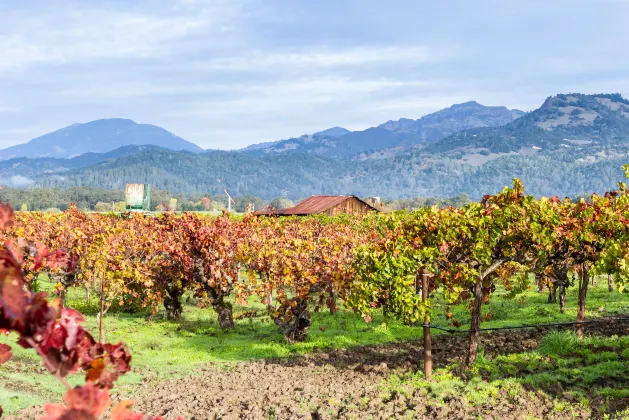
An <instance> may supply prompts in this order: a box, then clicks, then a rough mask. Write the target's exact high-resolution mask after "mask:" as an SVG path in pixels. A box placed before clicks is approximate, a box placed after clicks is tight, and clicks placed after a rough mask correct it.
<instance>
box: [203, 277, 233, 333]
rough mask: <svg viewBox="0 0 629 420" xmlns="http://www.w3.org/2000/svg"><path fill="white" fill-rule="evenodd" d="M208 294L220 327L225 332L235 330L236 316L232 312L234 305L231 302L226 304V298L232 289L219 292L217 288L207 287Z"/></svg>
mask: <svg viewBox="0 0 629 420" xmlns="http://www.w3.org/2000/svg"><path fill="white" fill-rule="evenodd" d="M205 289H206V291H207V294H208V296H209V298H210V303H211V304H212V308H214V311H216V315H217V316H218V326H219V327H221V328H222V329H224V330H228V329H231V328H234V326H235V324H234V314H233V312H232V305H231V304H230V303H229V302H225V297H227V296H229V294H230V293H231V290H232V288H231V287H229V288H228V290H226V291H224V290H217V289H215V288H212V287H209V286H206V287H205Z"/></svg>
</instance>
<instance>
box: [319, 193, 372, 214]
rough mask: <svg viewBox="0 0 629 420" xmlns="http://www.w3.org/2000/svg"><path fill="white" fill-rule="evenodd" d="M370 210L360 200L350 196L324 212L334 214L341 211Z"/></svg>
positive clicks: (364, 211) (357, 211)
mask: <svg viewBox="0 0 629 420" xmlns="http://www.w3.org/2000/svg"><path fill="white" fill-rule="evenodd" d="M370 210H373V209H372V208H371V207H369V206H368V205H366V204H365V203H363V202H362V201H360V200H357V199H356V198H355V197H350V198H348V199H347V200H345V201H343V202H341V203H339V204H337V205H336V206H334V207H332V208H331V209H328V210H326V212H325V214H327V215H328V216H335V215H337V214H341V213H352V214H354V213H358V214H361V213H367V212H369V211H370Z"/></svg>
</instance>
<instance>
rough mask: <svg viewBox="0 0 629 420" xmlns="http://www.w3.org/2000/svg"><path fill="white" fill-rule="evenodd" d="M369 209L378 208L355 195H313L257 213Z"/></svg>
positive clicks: (354, 212)
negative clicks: (294, 203) (297, 202)
mask: <svg viewBox="0 0 629 420" xmlns="http://www.w3.org/2000/svg"><path fill="white" fill-rule="evenodd" d="M370 211H379V210H378V209H377V208H376V207H374V206H372V205H370V204H368V203H366V202H365V201H363V200H361V199H360V198H358V197H356V196H355V195H313V196H312V197H309V198H307V199H305V200H304V201H302V202H301V203H299V204H297V205H296V206H294V207H290V208H287V209H279V210H275V211H273V212H268V211H265V212H259V213H258V214H260V215H269V214H275V215H278V216H307V215H311V214H326V215H328V216H334V215H337V214H340V213H352V214H362V213H367V212H370Z"/></svg>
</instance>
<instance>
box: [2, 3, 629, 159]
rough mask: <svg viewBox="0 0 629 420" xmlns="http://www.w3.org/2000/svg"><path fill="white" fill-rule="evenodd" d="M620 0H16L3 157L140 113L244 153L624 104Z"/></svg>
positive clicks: (5, 15) (5, 70)
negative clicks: (548, 106) (559, 103)
mask: <svg viewBox="0 0 629 420" xmlns="http://www.w3.org/2000/svg"><path fill="white" fill-rule="evenodd" d="M628 17H629V1H625V0H543V1H537V0H474V1H469V0H447V1H434V0H429V1H426V0H388V1H383V0H317V1H306V0H215V1H212V0H154V1H146V0H135V1H127V0H99V1H95V0H80V1H78V0H77V1H73V0H40V1H30V0H7V1H3V2H1V3H0V147H7V146H10V145H14V144H18V143H24V142H27V141H29V140H30V139H32V138H35V137H37V136H40V135H43V134H46V133H48V132H50V131H54V130H57V129H59V128H62V127H65V126H68V125H70V124H73V123H81V122H88V121H92V120H96V119H100V118H130V119H133V120H135V121H136V122H139V123H148V124H154V125H158V126H160V127H163V128H165V129H167V130H169V131H171V132H173V133H175V134H177V135H178V136H181V137H183V138H185V139H187V140H189V141H192V142H194V143H196V144H198V145H200V146H201V147H204V148H212V149H237V148H241V147H245V146H247V145H249V144H253V143H259V142H265V141H273V140H280V139H285V138H290V137H294V136H299V135H302V134H306V133H313V132H316V131H320V130H323V129H326V128H329V127H333V126H342V127H345V128H347V129H350V130H362V129H366V128H368V127H372V126H376V125H379V124H381V123H383V122H386V121H388V120H397V119H399V118H412V119H417V118H419V117H421V116H422V115H425V114H427V113H430V112H434V111H437V110H439V109H443V108H445V107H448V106H450V105H452V104H455V103H461V102H465V101H469V100H476V101H478V102H480V103H482V104H484V105H504V106H507V107H509V108H518V109H522V110H532V109H535V108H537V107H538V106H539V105H541V103H542V102H543V101H544V99H545V98H546V97H548V96H551V95H554V94H557V93H569V92H583V93H615V92H619V93H622V94H625V96H626V97H627V96H629V95H628V94H629V25H627V18H628Z"/></svg>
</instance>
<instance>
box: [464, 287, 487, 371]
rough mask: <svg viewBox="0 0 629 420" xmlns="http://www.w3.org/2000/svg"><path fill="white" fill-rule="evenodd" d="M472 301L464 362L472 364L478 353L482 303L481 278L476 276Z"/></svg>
mask: <svg viewBox="0 0 629 420" xmlns="http://www.w3.org/2000/svg"><path fill="white" fill-rule="evenodd" d="M473 292H474V302H473V303H472V320H471V321H470V348H469V351H468V353H467V360H466V362H465V363H466V364H467V365H468V366H470V365H473V364H474V363H475V362H476V356H477V354H478V339H479V336H480V321H481V307H482V306H481V305H482V303H483V279H482V278H481V277H479V278H478V280H477V281H476V284H475V285H474V288H473Z"/></svg>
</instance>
